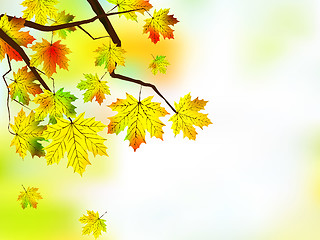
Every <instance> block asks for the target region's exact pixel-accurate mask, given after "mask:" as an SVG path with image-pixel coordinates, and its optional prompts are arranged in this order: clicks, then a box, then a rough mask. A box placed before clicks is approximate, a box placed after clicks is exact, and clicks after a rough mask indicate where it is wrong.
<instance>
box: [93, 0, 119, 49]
mask: <svg viewBox="0 0 320 240" xmlns="http://www.w3.org/2000/svg"><path fill="white" fill-rule="evenodd" d="M87 1H88V3H89V4H90V6H91V8H92V10H93V11H94V12H95V13H96V14H97V16H101V15H104V17H102V18H99V21H100V22H101V23H102V25H103V26H104V28H105V29H106V31H107V32H108V34H109V36H110V37H111V39H112V42H113V43H114V44H117V46H118V47H120V46H121V40H120V38H119V37H118V35H117V33H116V31H115V30H114V28H113V26H112V24H111V22H110V20H109V18H108V17H107V14H106V13H105V11H104V10H103V8H102V6H101V5H100V3H99V1H98V0H87Z"/></svg>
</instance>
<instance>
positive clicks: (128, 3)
mask: <svg viewBox="0 0 320 240" xmlns="http://www.w3.org/2000/svg"><path fill="white" fill-rule="evenodd" d="M108 2H109V3H112V4H115V5H117V7H118V12H124V11H130V10H136V9H140V10H138V11H135V12H139V13H141V14H144V12H145V11H149V10H150V9H151V8H152V5H151V4H150V3H149V0H108ZM135 12H127V13H121V14H119V17H121V15H124V16H125V17H126V18H127V19H131V20H134V21H137V14H136V13H135Z"/></svg>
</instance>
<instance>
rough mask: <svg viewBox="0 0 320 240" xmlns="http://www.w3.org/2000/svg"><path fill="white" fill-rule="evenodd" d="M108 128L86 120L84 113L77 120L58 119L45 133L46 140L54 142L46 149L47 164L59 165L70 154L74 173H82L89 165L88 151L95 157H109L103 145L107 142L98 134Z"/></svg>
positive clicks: (89, 119) (69, 157)
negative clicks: (66, 153) (66, 154)
mask: <svg viewBox="0 0 320 240" xmlns="http://www.w3.org/2000/svg"><path fill="white" fill-rule="evenodd" d="M105 127H106V126H105V125H104V124H102V123H101V122H98V121H95V120H94V118H84V113H82V114H80V116H79V117H77V118H76V119H75V120H71V119H68V120H66V119H63V118H57V123H56V124H54V125H49V126H48V128H47V130H46V131H44V132H43V136H44V137H45V138H46V139H53V141H52V142H51V143H50V144H49V145H48V146H47V147H45V150H47V154H46V159H47V164H48V165H51V164H53V163H57V164H58V163H59V162H60V159H61V158H63V156H64V154H65V152H68V166H67V167H69V166H72V167H73V168H74V172H77V173H79V174H80V175H81V176H82V173H83V172H84V171H85V168H86V166H87V165H88V164H91V163H90V161H89V158H88V153H87V150H88V151H90V152H92V153H93V155H94V156H96V155H97V154H99V155H101V156H103V155H106V156H108V155H107V153H106V149H107V147H106V146H105V145H104V144H103V142H104V141H105V140H106V139H104V138H102V137H101V136H99V135H98V134H97V132H99V131H102V130H103V129H104V128H105Z"/></svg>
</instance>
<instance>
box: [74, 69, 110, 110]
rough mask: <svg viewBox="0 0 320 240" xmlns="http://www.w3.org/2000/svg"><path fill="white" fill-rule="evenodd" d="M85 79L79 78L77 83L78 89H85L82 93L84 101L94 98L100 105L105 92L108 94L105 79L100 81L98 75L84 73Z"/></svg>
mask: <svg viewBox="0 0 320 240" xmlns="http://www.w3.org/2000/svg"><path fill="white" fill-rule="evenodd" d="M84 77H85V78H86V80H81V82H80V83H79V84H78V85H77V88H79V89H80V90H86V92H85V93H84V94H83V100H84V102H89V101H91V102H92V100H93V98H94V97H95V98H96V101H97V102H98V103H99V104H100V105H101V103H102V102H103V99H105V94H108V95H110V90H109V87H108V86H107V84H106V83H107V81H101V80H100V79H99V78H98V75H97V74H96V75H93V74H91V73H90V74H84Z"/></svg>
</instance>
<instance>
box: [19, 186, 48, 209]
mask: <svg viewBox="0 0 320 240" xmlns="http://www.w3.org/2000/svg"><path fill="white" fill-rule="evenodd" d="M38 189H39V188H34V187H28V188H27V189H25V188H24V187H23V190H24V191H21V192H20V194H19V196H18V200H17V201H21V206H22V208H23V209H25V208H26V207H28V205H29V206H30V207H33V208H37V205H38V202H37V201H38V200H39V199H42V197H41V195H40V193H38Z"/></svg>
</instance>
